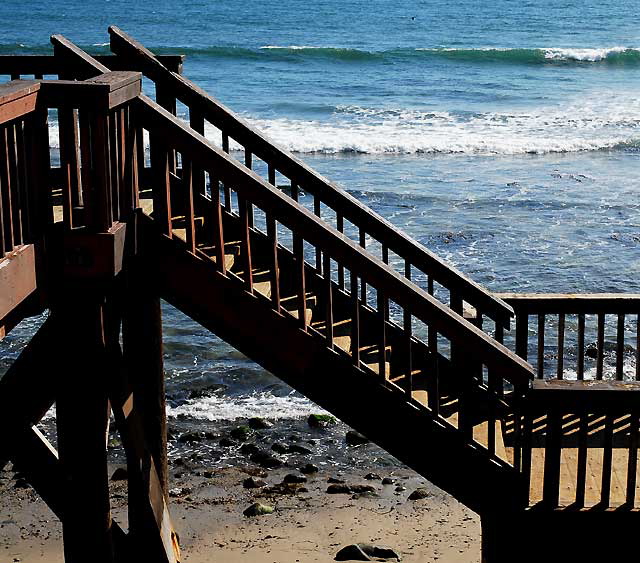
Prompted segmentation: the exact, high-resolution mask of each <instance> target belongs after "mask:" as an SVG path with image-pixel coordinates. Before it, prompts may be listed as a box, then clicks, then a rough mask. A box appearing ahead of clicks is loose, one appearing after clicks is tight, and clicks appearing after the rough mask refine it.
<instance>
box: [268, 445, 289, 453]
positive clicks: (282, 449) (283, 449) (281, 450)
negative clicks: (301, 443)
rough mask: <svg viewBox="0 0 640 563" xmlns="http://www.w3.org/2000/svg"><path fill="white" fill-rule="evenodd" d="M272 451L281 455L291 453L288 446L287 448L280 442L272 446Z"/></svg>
mask: <svg viewBox="0 0 640 563" xmlns="http://www.w3.org/2000/svg"><path fill="white" fill-rule="evenodd" d="M271 449H272V450H273V451H274V452H276V453H279V454H286V453H289V448H288V447H287V446H285V445H284V444H281V443H280V442H276V443H275V444H273V445H272V446H271Z"/></svg>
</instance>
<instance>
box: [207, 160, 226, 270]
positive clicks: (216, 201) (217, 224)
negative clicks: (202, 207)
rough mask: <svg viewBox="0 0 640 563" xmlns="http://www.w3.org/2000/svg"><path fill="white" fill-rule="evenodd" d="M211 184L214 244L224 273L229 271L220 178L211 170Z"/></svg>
mask: <svg viewBox="0 0 640 563" xmlns="http://www.w3.org/2000/svg"><path fill="white" fill-rule="evenodd" d="M209 184H210V188H211V203H212V206H213V217H212V219H213V244H214V246H215V256H216V265H217V268H218V271H219V272H221V273H222V274H226V273H227V265H226V262H225V260H226V258H225V252H224V228H223V223H222V206H221V203H220V180H219V178H218V177H217V176H216V175H215V174H213V173H212V172H211V171H209Z"/></svg>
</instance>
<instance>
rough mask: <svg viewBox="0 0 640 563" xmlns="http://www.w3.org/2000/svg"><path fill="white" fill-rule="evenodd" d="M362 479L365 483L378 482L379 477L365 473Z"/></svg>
mask: <svg viewBox="0 0 640 563" xmlns="http://www.w3.org/2000/svg"><path fill="white" fill-rule="evenodd" d="M364 478H365V479H366V480H367V481H380V479H381V477H380V475H378V474H377V473H367V474H366V475H365V476H364Z"/></svg>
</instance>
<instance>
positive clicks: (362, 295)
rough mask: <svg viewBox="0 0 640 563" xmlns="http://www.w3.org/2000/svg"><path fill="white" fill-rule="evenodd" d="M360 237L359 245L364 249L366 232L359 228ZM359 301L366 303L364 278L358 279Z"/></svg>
mask: <svg viewBox="0 0 640 563" xmlns="http://www.w3.org/2000/svg"><path fill="white" fill-rule="evenodd" d="M359 237H360V246H361V247H362V248H363V249H364V248H366V247H367V234H366V233H365V232H364V231H363V230H362V229H360V230H359ZM360 301H362V304H363V305H366V304H367V284H366V283H365V281H364V279H361V280H360Z"/></svg>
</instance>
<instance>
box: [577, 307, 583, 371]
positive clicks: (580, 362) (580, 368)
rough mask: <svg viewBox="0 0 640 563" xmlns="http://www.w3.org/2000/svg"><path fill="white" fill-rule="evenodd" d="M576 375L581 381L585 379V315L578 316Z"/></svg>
mask: <svg viewBox="0 0 640 563" xmlns="http://www.w3.org/2000/svg"><path fill="white" fill-rule="evenodd" d="M576 373H577V377H578V379H579V380H582V379H584V313H580V314H579V315H578V365H577V369H576Z"/></svg>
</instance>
